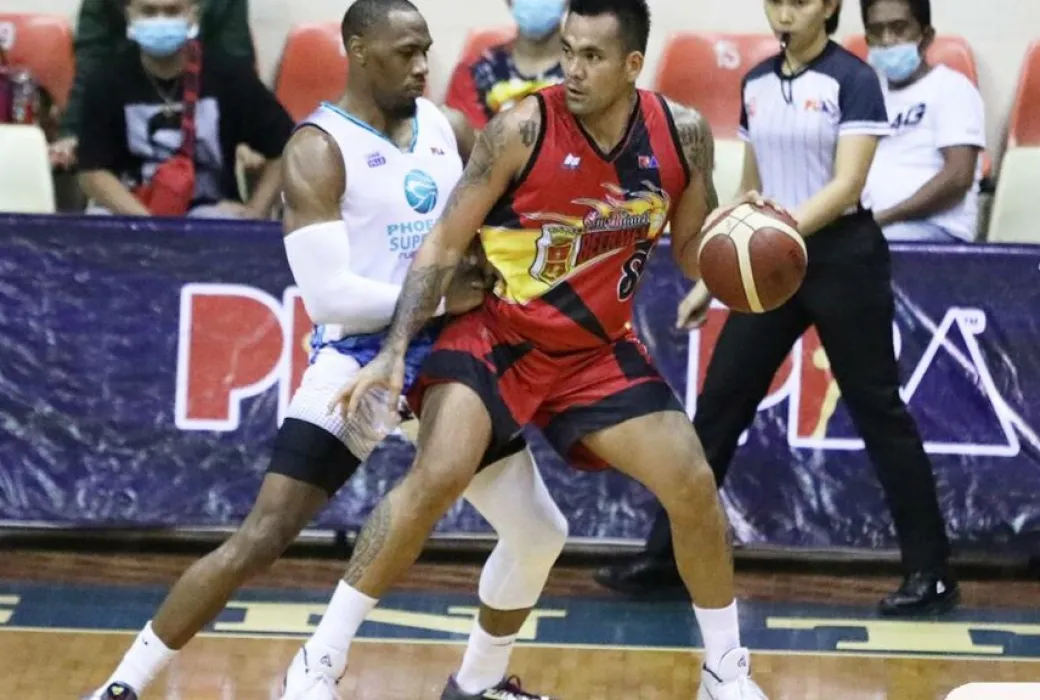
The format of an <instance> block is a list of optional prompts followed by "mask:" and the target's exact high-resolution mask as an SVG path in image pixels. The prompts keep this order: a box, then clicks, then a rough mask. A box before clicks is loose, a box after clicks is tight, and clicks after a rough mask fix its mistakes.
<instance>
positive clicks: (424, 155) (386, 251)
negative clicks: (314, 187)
mask: <svg viewBox="0 0 1040 700" xmlns="http://www.w3.org/2000/svg"><path fill="white" fill-rule="evenodd" d="M303 124H306V125H310V126H315V127H317V128H319V129H321V130H322V131H324V132H325V133H327V134H328V135H329V136H331V137H332V139H333V140H334V141H335V142H336V145H337V146H338V147H339V151H340V154H341V155H342V157H343V166H344V168H345V169H346V175H347V189H346V191H345V192H344V193H343V197H342V199H341V200H340V211H341V212H342V214H343V221H344V222H346V224H347V231H348V232H349V233H348V235H349V236H350V251H351V253H350V255H351V260H350V266H351V271H352V272H354V273H356V274H358V275H360V276H361V277H367V278H369V279H372V280H375V281H378V282H386V283H390V284H402V283H403V282H404V278H405V275H406V274H407V272H408V267H409V265H410V264H411V261H412V258H413V257H415V253H416V252H417V251H418V250H419V246H421V245H422V243H423V241H424V240H425V239H426V234H428V233H429V232H430V231H431V230H432V229H433V225H434V224H435V223H436V222H437V218H438V217H439V216H440V214H441V211H442V210H443V209H444V204H445V202H446V201H447V199H448V195H449V194H450V193H451V191H452V189H453V188H454V187H455V184H456V183H457V182H458V181H459V178H460V177H461V176H462V159H461V158H460V157H459V149H458V145H457V143H456V141H455V132H454V131H453V130H452V127H451V123H450V122H449V121H448V119H447V117H445V116H444V113H443V112H441V110H440V109H439V108H438V107H437V106H436V105H434V104H433V103H432V102H429V101H428V100H425V99H422V98H419V99H418V100H417V104H416V113H415V118H414V120H413V134H414V136H413V138H412V143H411V145H410V146H409V147H408V148H407V149H402V148H400V147H398V146H397V144H395V143H393V142H391V141H390V140H389V139H387V137H386V136H385V135H384V134H382V133H380V132H378V131H376V130H375V129H373V128H372V127H371V126H369V125H368V124H366V123H365V122H363V121H361V120H359V119H357V118H356V117H354V116H352V115H350V114H348V113H347V112H344V111H343V110H342V109H340V108H339V107H337V106H335V105H332V104H329V103H324V104H322V105H321V106H320V107H319V108H318V109H317V111H315V112H314V113H313V114H311V115H310V116H309V117H307V118H306V119H305V120H304V121H303ZM434 327H439V324H434ZM384 338H385V333H372V334H367V335H356V336H348V335H346V334H345V333H344V331H343V329H342V327H340V326H338V325H331V324H325V325H319V326H316V327H315V329H314V333H313V335H312V336H311V350H312V352H311V361H312V362H313V361H314V360H315V359H316V358H317V356H318V354H319V353H320V352H321V350H322V349H323V348H331V349H334V350H336V351H337V352H339V353H342V354H346V355H351V356H353V357H355V358H356V359H357V360H358V362H359V363H360V364H361V365H365V364H367V363H368V362H371V361H372V358H374V357H375V356H376V354H377V353H378V352H379V349H380V348H381V347H382V343H383V340H384ZM434 339H435V334H434V332H433V328H428V329H427V330H425V331H424V332H421V333H419V334H418V335H417V336H416V337H415V339H414V341H413V343H412V346H413V347H412V348H411V350H410V351H409V354H408V357H407V362H408V366H409V375H410V376H409V383H411V380H412V379H414V375H415V374H416V373H417V371H418V367H419V365H420V364H422V359H423V358H424V357H425V354H428V353H429V350H430V346H432V344H433V341H434Z"/></svg>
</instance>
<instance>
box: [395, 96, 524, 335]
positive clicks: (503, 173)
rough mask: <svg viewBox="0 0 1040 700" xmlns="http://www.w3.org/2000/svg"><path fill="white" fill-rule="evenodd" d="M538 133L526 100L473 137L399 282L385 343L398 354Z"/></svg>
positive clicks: (434, 306)
mask: <svg viewBox="0 0 1040 700" xmlns="http://www.w3.org/2000/svg"><path fill="white" fill-rule="evenodd" d="M540 129H541V110H540V108H539V106H538V103H537V101H536V100H535V99H534V98H529V99H528V100H525V101H524V102H522V103H521V104H519V105H517V106H516V107H514V108H512V109H510V110H507V111H506V112H502V113H500V114H498V115H497V116H496V117H495V118H494V119H492V120H491V122H490V123H489V124H488V125H487V128H486V129H484V130H483V131H482V132H480V134H478V135H477V139H476V143H475V144H474V146H473V152H472V153H471V154H470V158H469V162H468V163H467V164H466V169H465V170H464V171H463V173H462V178H461V179H460V180H459V182H458V184H457V185H456V186H455V189H454V190H453V191H452V193H451V195H450V196H449V198H448V202H447V203H446V204H445V206H444V211H443V212H442V213H441V216H440V220H439V221H438V222H437V225H436V226H434V228H433V231H431V232H430V235H429V236H427V238H426V240H425V241H424V242H423V245H422V247H420V248H419V251H418V252H417V253H416V255H415V259H414V260H413V261H412V266H411V268H410V269H409V270H408V276H407V277H406V278H405V282H404V287H403V288H402V291H401V297H400V299H399V301H398V303H397V309H396V311H395V312H394V320H393V323H392V324H391V327H390V333H389V338H388V342H389V344H391V346H392V347H393V348H394V349H395V350H396V351H397V352H398V353H402V354H403V353H404V351H405V349H406V348H407V347H408V343H409V342H410V341H411V339H412V338H413V337H414V336H415V334H416V333H417V332H418V331H419V329H420V328H422V326H423V324H425V323H426V322H427V321H428V320H429V319H430V318H431V317H432V316H433V315H434V313H436V311H437V306H438V304H439V303H440V301H441V299H442V298H443V297H444V293H445V291H446V290H447V288H448V285H449V284H450V283H451V278H452V275H453V274H454V272H455V269H456V266H457V265H458V264H459V261H460V260H461V259H462V256H463V255H464V254H465V253H466V250H467V248H468V247H469V245H470V243H471V242H472V240H473V238H474V236H476V234H477V231H478V230H479V229H480V227H481V226H482V225H483V223H484V220H485V219H486V218H487V215H488V213H489V212H490V211H491V209H492V207H494V205H495V203H496V202H498V200H499V199H501V197H502V195H503V194H505V192H506V190H507V189H508V188H509V186H510V185H511V184H512V182H513V180H514V178H515V177H516V175H517V174H518V173H519V172H520V171H521V170H522V169H523V167H524V166H525V165H526V163H527V160H528V158H529V157H530V155H531V149H532V147H533V146H534V144H535V142H536V141H537V138H538V133H539V130H540Z"/></svg>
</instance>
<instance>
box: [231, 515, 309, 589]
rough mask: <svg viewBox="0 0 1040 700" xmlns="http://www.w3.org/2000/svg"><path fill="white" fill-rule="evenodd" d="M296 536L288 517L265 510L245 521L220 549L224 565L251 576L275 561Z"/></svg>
mask: <svg viewBox="0 0 1040 700" xmlns="http://www.w3.org/2000/svg"><path fill="white" fill-rule="evenodd" d="M297 535H299V532H298V530H297V528H296V526H295V525H294V524H293V523H292V522H291V521H290V519H289V518H285V517H283V516H281V515H279V514H277V513H268V514H265V515H262V516H260V517H257V518H252V519H249V520H247V521H246V522H245V523H244V524H243V525H242V527H241V528H239V530H238V531H237V532H235V534H234V535H232V536H231V538H230V539H229V540H228V541H227V542H226V543H225V544H224V546H222V547H221V550H220V551H221V554H222V556H223V557H224V561H225V565H226V566H227V567H229V568H231V569H233V570H236V571H238V572H240V573H241V574H242V575H246V576H251V575H255V574H257V573H260V572H262V571H265V570H266V569H268V568H269V567H270V566H271V565H272V564H274V562H275V561H276V560H277V559H278V557H280V556H281V555H282V554H283V553H284V552H285V550H286V549H288V548H289V545H291V544H292V543H293V541H294V540H295V539H296V537H297Z"/></svg>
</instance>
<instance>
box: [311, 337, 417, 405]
mask: <svg viewBox="0 0 1040 700" xmlns="http://www.w3.org/2000/svg"><path fill="white" fill-rule="evenodd" d="M380 389H383V390H385V391H386V392H387V394H388V396H387V405H388V406H391V407H396V406H398V405H399V404H400V400H401V391H402V390H403V389H404V355H403V354H399V353H397V352H396V351H394V350H390V349H387V348H384V349H383V350H382V351H381V352H380V353H379V354H378V355H376V357H375V359H374V360H372V361H371V362H369V363H368V364H367V365H365V366H364V367H362V368H361V371H360V372H358V373H357V374H355V375H354V377H353V378H352V379H351V380H350V381H349V382H347V383H346V384H344V385H343V388H341V389H340V390H339V392H338V393H337V394H336V397H335V398H334V399H333V400H332V403H331V404H330V405H329V410H330V411H333V410H336V409H337V407H338V409H339V410H340V411H341V412H342V413H343V417H344V418H345V419H347V420H350V419H351V418H353V416H354V414H355V412H356V411H357V410H358V407H359V406H360V405H361V401H362V400H363V399H364V398H365V395H366V394H367V393H368V392H370V391H379V390H380Z"/></svg>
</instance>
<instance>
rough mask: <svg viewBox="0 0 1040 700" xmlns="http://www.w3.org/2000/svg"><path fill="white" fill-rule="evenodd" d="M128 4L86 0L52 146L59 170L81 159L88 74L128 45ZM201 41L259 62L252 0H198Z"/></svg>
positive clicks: (82, 7)
mask: <svg viewBox="0 0 1040 700" xmlns="http://www.w3.org/2000/svg"><path fill="white" fill-rule="evenodd" d="M126 5H127V0H83V2H82V4H81V5H80V9H79V20H78V21H77V24H76V77H75V80H74V82H73V84H72V90H71V92H70V93H69V100H68V104H67V105H66V107H65V112H64V114H62V116H61V124H60V132H59V138H58V140H57V141H55V142H54V143H53V144H52V146H51V160H52V162H53V163H54V164H55V165H58V166H70V165H72V164H73V163H75V161H76V149H77V146H78V143H77V138H76V134H77V133H78V132H79V127H80V123H81V121H82V119H83V91H84V90H85V89H86V86H87V81H88V79H89V76H90V75H91V74H92V73H93V72H94V71H95V70H97V69H98V68H99V67H100V69H101V70H105V69H106V67H107V66H109V65H110V64H109V61H110V60H111V59H112V57H113V56H114V55H115V54H117V53H118V52H119V51H120V50H121V49H123V48H125V45H126V44H127V43H128V37H127V24H126ZM199 39H200V40H201V41H202V44H203V46H205V47H207V48H209V49H213V50H217V49H219V50H220V51H221V52H222V53H224V54H226V55H228V56H232V57H235V58H240V59H241V60H242V61H243V62H246V63H249V64H253V63H254V62H255V50H254V47H253V37H252V34H251V33H250V31H249V1H248V0H199Z"/></svg>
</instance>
